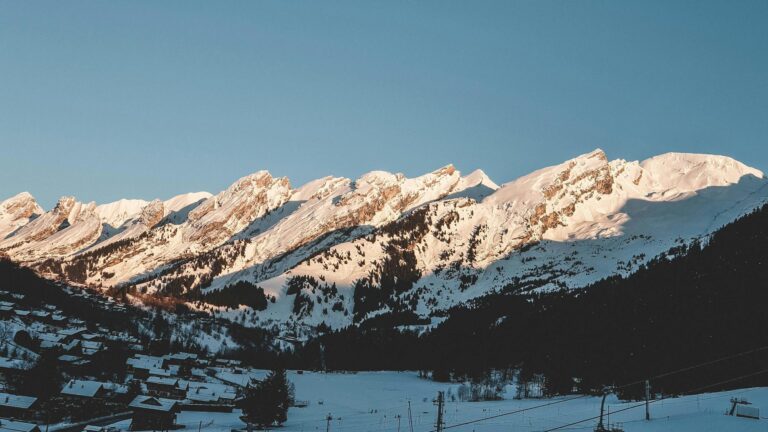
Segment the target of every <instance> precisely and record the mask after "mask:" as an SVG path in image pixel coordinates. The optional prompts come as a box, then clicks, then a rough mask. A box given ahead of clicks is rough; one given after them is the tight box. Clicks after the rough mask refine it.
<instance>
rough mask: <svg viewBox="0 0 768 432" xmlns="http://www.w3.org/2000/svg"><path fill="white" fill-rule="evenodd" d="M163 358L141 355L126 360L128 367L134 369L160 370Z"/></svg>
mask: <svg viewBox="0 0 768 432" xmlns="http://www.w3.org/2000/svg"><path fill="white" fill-rule="evenodd" d="M163 362H164V360H163V358H162V357H155V356H148V355H143V354H136V355H134V356H133V357H131V358H129V359H128V360H126V363H127V364H128V365H129V366H133V368H134V369H147V370H150V369H161V368H162V367H163Z"/></svg>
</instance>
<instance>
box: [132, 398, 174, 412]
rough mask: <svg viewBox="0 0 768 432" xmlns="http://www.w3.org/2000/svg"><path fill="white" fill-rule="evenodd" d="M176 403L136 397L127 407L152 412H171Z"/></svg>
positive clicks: (162, 399) (160, 399) (170, 400)
mask: <svg viewBox="0 0 768 432" xmlns="http://www.w3.org/2000/svg"><path fill="white" fill-rule="evenodd" d="M177 403H178V401H176V400H173V399H164V398H159V397H153V396H136V398H135V399H133V400H132V401H131V403H130V404H129V405H128V406H129V407H130V408H141V409H147V410H153V411H164V412H169V411H172V410H173V409H174V408H175V407H176V404H177Z"/></svg>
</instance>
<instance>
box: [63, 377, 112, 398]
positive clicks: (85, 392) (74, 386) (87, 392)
mask: <svg viewBox="0 0 768 432" xmlns="http://www.w3.org/2000/svg"><path fill="white" fill-rule="evenodd" d="M103 387H104V383H102V382H99V381H89V380H77V379H73V380H70V381H69V382H68V383H67V384H66V385H64V388H63V389H61V394H63V395H68V396H82V397H89V398H90V397H94V396H96V393H98V392H99V390H101V389H102V388H103Z"/></svg>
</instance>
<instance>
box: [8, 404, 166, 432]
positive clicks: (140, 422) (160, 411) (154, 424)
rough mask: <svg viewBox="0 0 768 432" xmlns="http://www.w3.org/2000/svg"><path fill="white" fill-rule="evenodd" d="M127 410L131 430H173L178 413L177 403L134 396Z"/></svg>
mask: <svg viewBox="0 0 768 432" xmlns="http://www.w3.org/2000/svg"><path fill="white" fill-rule="evenodd" d="M128 408H130V409H131V410H133V420H132V421H131V430H154V431H162V430H169V429H173V428H174V425H175V423H176V414H177V413H178V412H179V406H178V401H175V400H173V399H163V398H159V397H154V396H136V398H135V399H133V401H131V403H130V404H129V405H128ZM0 432H3V431H0Z"/></svg>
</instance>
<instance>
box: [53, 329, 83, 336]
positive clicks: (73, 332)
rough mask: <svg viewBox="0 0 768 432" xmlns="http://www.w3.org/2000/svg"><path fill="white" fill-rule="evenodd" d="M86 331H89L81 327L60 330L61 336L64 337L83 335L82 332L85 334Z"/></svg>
mask: <svg viewBox="0 0 768 432" xmlns="http://www.w3.org/2000/svg"><path fill="white" fill-rule="evenodd" d="M86 330H87V329H85V328H80V327H70V328H65V329H63V330H59V334H60V335H63V336H73V335H76V334H79V333H82V332H84V331H86Z"/></svg>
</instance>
